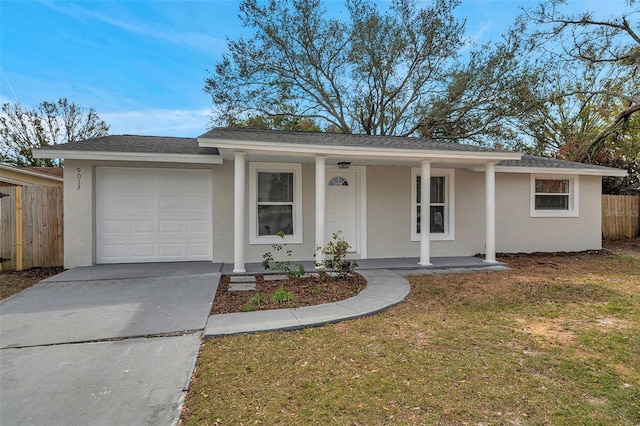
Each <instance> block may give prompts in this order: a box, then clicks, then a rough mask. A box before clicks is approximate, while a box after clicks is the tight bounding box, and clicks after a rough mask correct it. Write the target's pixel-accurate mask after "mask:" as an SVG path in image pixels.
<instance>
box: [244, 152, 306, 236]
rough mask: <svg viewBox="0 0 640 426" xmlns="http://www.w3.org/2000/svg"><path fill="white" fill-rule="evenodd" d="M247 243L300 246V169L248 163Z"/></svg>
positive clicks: (297, 166)
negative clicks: (248, 232)
mask: <svg viewBox="0 0 640 426" xmlns="http://www.w3.org/2000/svg"><path fill="white" fill-rule="evenodd" d="M249 200H250V201H249V220H250V234H249V242H250V243H251V244H273V243H274V242H278V241H281V239H280V238H279V237H278V233H279V232H281V231H282V232H284V235H285V238H286V242H287V243H302V168H301V166H300V164H290V163H249Z"/></svg>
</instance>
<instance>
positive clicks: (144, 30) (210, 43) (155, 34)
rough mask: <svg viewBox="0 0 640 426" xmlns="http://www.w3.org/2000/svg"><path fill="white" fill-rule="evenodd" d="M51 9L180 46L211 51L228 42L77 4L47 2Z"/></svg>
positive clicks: (78, 18)
mask: <svg viewBox="0 0 640 426" xmlns="http://www.w3.org/2000/svg"><path fill="white" fill-rule="evenodd" d="M46 4H47V6H49V7H50V8H51V9H54V10H57V11H58V12H61V13H64V14H66V15H68V16H71V17H72V18H74V19H76V20H78V21H85V20H87V19H94V20H97V21H101V22H104V23H106V24H109V25H111V26H113V27H116V28H119V29H121V30H124V31H128V32H131V33H134V34H138V35H142V36H145V37H151V38H155V39H159V40H164V41H168V42H170V43H172V44H175V45H178V46H186V47H191V48H194V49H198V50H202V51H206V52H211V51H212V50H213V51H221V50H226V47H227V42H226V40H224V39H221V38H219V37H213V36H210V35H209V34H205V33H196V32H181V31H175V30H173V29H171V28H168V27H166V26H157V25H150V24H147V23H144V22H141V21H137V20H135V19H129V20H123V19H117V18H113V17H111V16H108V15H105V14H102V13H98V12H94V11H92V10H89V9H86V8H83V7H80V6H78V5H75V4H66V3H65V4H59V3H56V2H48V3H46Z"/></svg>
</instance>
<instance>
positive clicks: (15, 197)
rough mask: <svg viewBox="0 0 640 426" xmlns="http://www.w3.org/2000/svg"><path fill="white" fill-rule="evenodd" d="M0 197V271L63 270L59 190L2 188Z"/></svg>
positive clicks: (39, 187) (61, 204) (60, 193)
mask: <svg viewBox="0 0 640 426" xmlns="http://www.w3.org/2000/svg"><path fill="white" fill-rule="evenodd" d="M0 193H2V194H5V196H2V198H1V199H0V258H2V259H0V261H1V262H0V265H1V270H5V271H21V270H23V269H30V268H36V267H43V268H46V267H51V266H62V264H63V253H64V252H63V245H62V244H63V238H62V229H63V228H62V210H63V203H62V188H55V187H46V186H24V187H20V186H4V187H0Z"/></svg>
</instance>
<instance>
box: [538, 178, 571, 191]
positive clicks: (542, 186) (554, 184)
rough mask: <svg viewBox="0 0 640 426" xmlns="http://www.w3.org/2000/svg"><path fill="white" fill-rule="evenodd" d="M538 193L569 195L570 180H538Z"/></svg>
mask: <svg viewBox="0 0 640 426" xmlns="http://www.w3.org/2000/svg"><path fill="white" fill-rule="evenodd" d="M536 193H542V194H568V193H569V180H567V179H536Z"/></svg>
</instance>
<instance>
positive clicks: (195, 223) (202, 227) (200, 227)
mask: <svg viewBox="0 0 640 426" xmlns="http://www.w3.org/2000/svg"><path fill="white" fill-rule="evenodd" d="M187 232H189V233H199V232H204V233H208V232H210V229H209V222H207V221H205V220H187Z"/></svg>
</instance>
